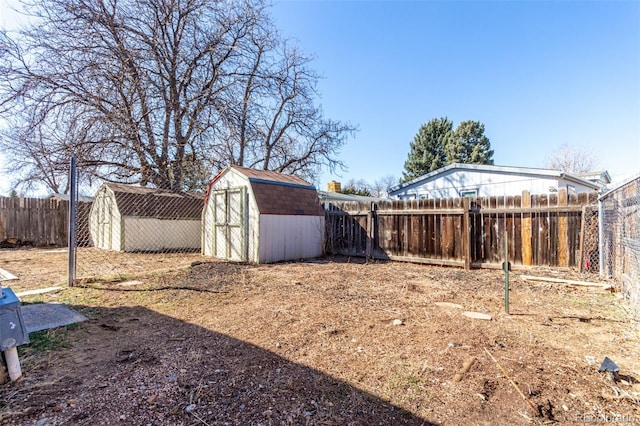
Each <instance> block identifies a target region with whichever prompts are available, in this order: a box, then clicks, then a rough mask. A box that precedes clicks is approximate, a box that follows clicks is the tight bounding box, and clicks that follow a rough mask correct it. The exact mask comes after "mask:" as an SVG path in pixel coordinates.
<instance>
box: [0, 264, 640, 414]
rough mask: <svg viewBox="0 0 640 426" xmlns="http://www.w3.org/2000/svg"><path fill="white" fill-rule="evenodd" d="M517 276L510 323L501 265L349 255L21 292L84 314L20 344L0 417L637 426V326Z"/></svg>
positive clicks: (608, 307)
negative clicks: (604, 368) (611, 369)
mask: <svg viewBox="0 0 640 426" xmlns="http://www.w3.org/2000/svg"><path fill="white" fill-rule="evenodd" d="M14 255H15V253H11V254H7V253H3V252H0V268H5V269H8V270H10V271H11V272H13V273H14V274H16V275H19V276H24V277H26V276H27V275H28V274H33V275H34V276H35V275H37V274H36V271H35V270H37V269H38V265H40V267H43V265H45V264H46V262H45V261H44V260H39V258H38V257H39V256H44V255H39V254H37V253H31V254H23V255H22V257H27V256H29V259H30V261H29V262H22V263H21V262H20V261H19V260H18V258H15V257H14V258H12V257H11V256H14ZM51 255H52V254H51V253H49V254H47V255H46V256H51ZM22 268H25V271H23V270H22ZM49 268H52V265H49ZM26 269H29V271H30V272H28V271H26ZM526 273H527V274H528V275H544V276H547V277H561V278H574V279H584V278H585V277H581V276H580V275H578V274H575V273H572V272H571V271H553V270H543V269H539V270H534V271H527V272H526ZM522 274H523V273H521V272H512V273H511V274H510V278H511V279H510V285H511V290H510V295H509V299H510V314H509V315H507V314H506V313H504V274H503V273H502V272H501V271H489V270H473V271H464V270H461V269H455V268H443V267H435V266H425V265H416V264H408V263H393V262H370V263H364V262H363V261H362V260H360V259H349V258H342V257H336V258H327V259H319V260H314V261H306V262H298V263H281V264H274V265H260V266H256V265H243V264H229V263H222V262H209V261H208V259H205V258H200V260H199V261H197V262H195V263H193V265H192V266H190V267H187V268H184V269H174V270H172V269H168V270H166V271H165V273H163V274H153V275H152V276H148V277H146V278H137V279H136V280H131V279H129V278H128V279H127V280H126V281H124V282H118V281H117V280H114V281H112V282H106V283H105V282H103V283H89V284H86V286H85V287H82V288H78V287H75V288H65V289H63V290H61V291H58V292H53V293H47V294H44V295H37V296H25V297H23V298H22V302H23V303H36V302H44V301H46V302H61V303H66V304H68V305H69V306H70V307H72V308H73V309H76V310H77V311H79V312H81V313H82V314H84V315H85V316H87V317H88V318H89V320H88V321H87V322H85V323H82V324H80V325H76V326H70V327H66V328H62V329H56V330H51V331H50V332H48V333H47V334H46V336H44V338H45V340H46V341H47V342H48V343H50V345H49V346H48V347H47V346H43V347H42V348H37V347H34V346H35V343H32V344H31V345H28V346H22V347H20V348H19V350H20V354H21V361H22V367H23V373H24V379H23V380H22V381H21V382H19V383H13V384H4V385H2V386H1V387H0V401H1V403H2V406H1V407H0V421H1V422H2V423H3V424H27V425H28V424H37V425H40V426H44V425H58V424H77V425H94V424H123V425H124V424H127V425H165V424H170V425H397V424H407V425H422V424H424V425H429V424H450V425H460V424H478V425H513V424H584V423H605V422H609V423H613V422H617V423H620V424H625V423H627V424H634V423H640V383H639V380H640V358H639V355H640V328H639V327H638V323H637V322H634V321H632V320H631V319H630V317H629V314H628V309H627V308H626V307H625V301H624V300H622V299H621V298H620V297H619V296H617V295H616V294H612V293H610V292H605V291H603V290H601V289H594V288H591V287H577V286H567V285H565V284H554V283H534V282H530V281H525V280H523V279H522V278H521V275H522ZM123 279H124V278H123ZM53 281H55V280H53ZM18 283H19V286H20V289H21V290H24V289H26V288H28V287H44V286H45V285H40V284H39V282H38V281H37V280H31V279H26V278H25V279H23V280H21V281H20V282H16V285H12V288H16V287H18ZM436 302H450V303H455V304H459V305H461V306H462V309H460V308H457V307H451V306H438V305H436ZM463 311H474V312H480V313H485V314H489V315H491V316H492V319H491V320H489V321H487V320H479V319H471V318H468V317H466V316H464V315H463ZM42 337H43V336H40V338H42ZM33 340H34V339H33V338H32V341H33ZM490 355H492V356H493V357H494V358H495V361H494V360H492V358H491V356H490ZM605 356H608V357H609V358H610V359H611V360H613V361H615V362H616V363H617V365H618V366H619V367H620V372H619V374H618V375H617V376H615V377H613V378H610V377H609V375H607V374H606V373H599V372H598V367H599V366H600V363H601V362H602V360H603V359H604V357H605ZM496 361H497V362H496ZM465 367H467V368H465ZM465 370H466V371H465ZM505 374H506V376H508V377H506V376H505ZM511 381H512V382H511ZM520 392H522V394H520Z"/></svg>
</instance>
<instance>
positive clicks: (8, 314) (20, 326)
mask: <svg viewBox="0 0 640 426" xmlns="http://www.w3.org/2000/svg"><path fill="white" fill-rule="evenodd" d="M0 291H1V292H2V295H1V296H2V297H0V351H6V350H7V349H10V348H13V347H15V346H19V345H24V344H25V343H29V333H28V332H27V328H26V327H25V325H24V319H23V318H22V311H21V310H20V300H18V297H17V296H16V295H15V293H14V292H13V290H11V289H10V288H3V289H2V290H0Z"/></svg>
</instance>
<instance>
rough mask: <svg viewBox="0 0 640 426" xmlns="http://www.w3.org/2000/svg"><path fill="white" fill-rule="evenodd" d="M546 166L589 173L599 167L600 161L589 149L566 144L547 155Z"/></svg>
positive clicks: (571, 171)
mask: <svg viewBox="0 0 640 426" xmlns="http://www.w3.org/2000/svg"><path fill="white" fill-rule="evenodd" d="M546 167H547V168H549V169H553V170H561V171H563V172H570V173H588V172H593V171H595V170H596V169H597V168H598V161H597V159H596V157H595V155H594V154H593V152H592V151H590V150H589V149H587V148H584V147H575V146H570V145H567V144H564V145H562V146H561V147H560V148H558V149H557V150H555V151H553V152H552V153H551V154H550V155H549V156H548V157H547V162H546Z"/></svg>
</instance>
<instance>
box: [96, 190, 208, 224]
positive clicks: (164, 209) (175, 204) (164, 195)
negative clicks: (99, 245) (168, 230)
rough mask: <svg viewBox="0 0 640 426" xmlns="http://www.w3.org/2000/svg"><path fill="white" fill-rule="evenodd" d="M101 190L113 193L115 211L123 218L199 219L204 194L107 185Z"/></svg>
mask: <svg viewBox="0 0 640 426" xmlns="http://www.w3.org/2000/svg"><path fill="white" fill-rule="evenodd" d="M104 187H106V188H108V189H109V190H111V191H112V192H113V194H114V196H115V199H116V204H117V205H118V210H119V211H120V214H121V215H123V216H136V217H153V218H158V219H200V217H201V214H202V206H203V202H204V194H199V193H193V192H174V191H170V190H166V189H157V188H145V187H142V186H136V185H126V184H121V183H107V184H104V185H103V188H104Z"/></svg>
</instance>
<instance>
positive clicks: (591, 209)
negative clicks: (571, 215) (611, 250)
mask: <svg viewBox="0 0 640 426" xmlns="http://www.w3.org/2000/svg"><path fill="white" fill-rule="evenodd" d="M598 220H599V214H598V206H597V205H587V206H584V207H583V208H582V224H581V229H580V250H581V251H580V265H579V267H580V272H583V273H587V272H588V273H592V274H597V273H599V271H600V268H599V265H600V244H599V241H600V236H599V226H598Z"/></svg>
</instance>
